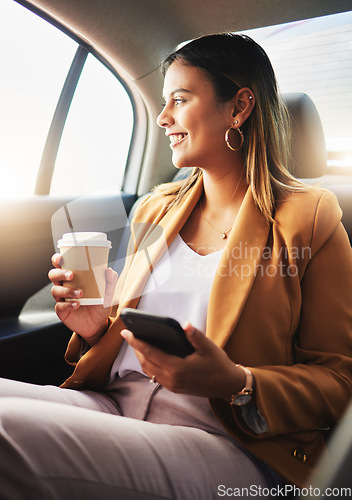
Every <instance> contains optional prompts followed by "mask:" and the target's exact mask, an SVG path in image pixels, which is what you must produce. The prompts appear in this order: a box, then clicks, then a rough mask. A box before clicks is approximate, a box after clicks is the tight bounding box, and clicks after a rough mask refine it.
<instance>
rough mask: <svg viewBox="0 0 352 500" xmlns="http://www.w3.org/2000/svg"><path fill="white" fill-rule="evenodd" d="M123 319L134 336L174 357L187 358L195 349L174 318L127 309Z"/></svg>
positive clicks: (123, 313) (122, 316)
mask: <svg viewBox="0 0 352 500" xmlns="http://www.w3.org/2000/svg"><path fill="white" fill-rule="evenodd" d="M121 319H122V320H123V322H124V323H125V325H126V327H127V328H128V330H131V332H132V333H133V335H134V336H135V337H136V338H138V339H141V340H144V341H145V342H148V343H149V344H151V345H154V346H156V347H158V348H159V349H161V350H162V351H165V352H167V353H168V354H173V355H174V356H179V357H182V358H184V357H186V356H188V355H189V354H191V353H192V352H194V348H193V346H192V344H191V343H190V342H189V341H188V340H187V337H186V335H185V332H184V330H183V328H182V327H181V325H180V324H179V323H178V321H176V320H175V319H173V318H168V317H166V316H160V315H156V314H151V313H147V312H144V311H138V310H137V309H130V308H125V309H123V310H122V311H121Z"/></svg>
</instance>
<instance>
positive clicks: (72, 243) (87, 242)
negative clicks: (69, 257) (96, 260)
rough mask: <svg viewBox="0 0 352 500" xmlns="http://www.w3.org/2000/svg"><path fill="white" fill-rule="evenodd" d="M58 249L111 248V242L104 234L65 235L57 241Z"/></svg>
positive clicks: (81, 233) (82, 233) (78, 233)
mask: <svg viewBox="0 0 352 500" xmlns="http://www.w3.org/2000/svg"><path fill="white" fill-rule="evenodd" d="M57 246H58V248H61V247H85V246H88V247H106V248H111V241H109V240H108V238H107V235H106V234H105V233H96V232H77V233H74V232H72V233H65V234H64V235H63V236H62V238H61V239H60V240H59V241H58V244H57Z"/></svg>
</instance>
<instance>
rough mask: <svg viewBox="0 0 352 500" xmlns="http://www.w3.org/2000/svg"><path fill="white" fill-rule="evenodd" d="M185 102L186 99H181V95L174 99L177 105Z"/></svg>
mask: <svg viewBox="0 0 352 500" xmlns="http://www.w3.org/2000/svg"><path fill="white" fill-rule="evenodd" d="M183 102H185V101H184V99H181V97H175V99H174V103H175V105H176V106H179V105H180V104H182V103H183Z"/></svg>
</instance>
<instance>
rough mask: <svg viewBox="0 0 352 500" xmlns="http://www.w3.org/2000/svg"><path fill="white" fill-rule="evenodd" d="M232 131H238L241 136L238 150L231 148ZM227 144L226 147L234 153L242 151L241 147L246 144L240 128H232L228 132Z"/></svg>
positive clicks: (226, 135)
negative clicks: (230, 136)
mask: <svg viewBox="0 0 352 500" xmlns="http://www.w3.org/2000/svg"><path fill="white" fill-rule="evenodd" d="M230 130H236V131H237V132H238V133H239V134H240V145H239V146H238V148H233V147H232V146H231V144H230V142H229V133H230ZM225 142H226V146H227V147H228V148H230V149H231V150H232V151H239V150H240V149H241V147H242V146H243V143H244V137H243V132H242V130H241V129H240V128H239V127H238V128H233V127H230V128H229V129H228V130H226V134H225Z"/></svg>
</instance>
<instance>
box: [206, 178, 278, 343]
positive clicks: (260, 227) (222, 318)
mask: <svg viewBox="0 0 352 500" xmlns="http://www.w3.org/2000/svg"><path fill="white" fill-rule="evenodd" d="M269 230H270V224H268V223H267V222H266V220H265V219H264V217H263V216H262V215H261V214H260V212H259V210H258V209H257V207H256V205H255V202H254V199H253V195H252V190H251V188H250V187H249V188H248V190H247V193H246V195H245V197H244V199H243V202H242V205H241V208H240V210H239V212H238V215H237V218H236V221H235V224H234V226H233V229H232V231H231V233H230V236H229V239H228V241H227V245H226V247H225V249H224V252H223V254H222V256H221V259H220V262H219V266H218V268H217V271H216V275H215V277H214V282H213V286H212V290H211V294H210V300H209V307H208V317H207V336H208V337H209V338H211V339H212V340H213V341H214V342H215V343H216V344H217V345H218V346H219V347H222V348H224V346H225V345H226V342H227V340H228V339H229V337H230V336H231V334H232V332H233V330H234V328H235V326H236V324H237V322H238V320H239V317H240V315H241V312H242V310H243V307H244V305H245V303H246V300H247V297H248V295H249V293H250V290H251V288H252V286H253V283H254V280H255V276H256V269H257V267H258V265H259V263H260V260H261V257H262V254H263V251H264V248H265V245H266V243H267V240H268V235H269Z"/></svg>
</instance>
